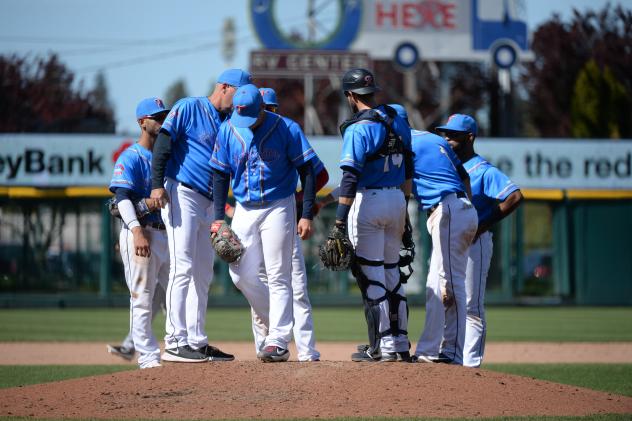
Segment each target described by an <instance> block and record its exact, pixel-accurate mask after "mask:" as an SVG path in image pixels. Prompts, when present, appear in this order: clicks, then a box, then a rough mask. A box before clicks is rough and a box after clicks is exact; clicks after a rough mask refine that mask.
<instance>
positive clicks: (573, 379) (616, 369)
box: [483, 364, 632, 396]
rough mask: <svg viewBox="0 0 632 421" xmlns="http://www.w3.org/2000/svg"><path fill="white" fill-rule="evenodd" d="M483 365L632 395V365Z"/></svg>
mask: <svg viewBox="0 0 632 421" xmlns="http://www.w3.org/2000/svg"><path fill="white" fill-rule="evenodd" d="M483 368H485V369H488V370H493V371H500V372H503V373H511V374H517V375H519V376H526V377H533V378H536V379H540V380H548V381H551V382H557V383H564V384H570V385H573V386H581V387H586V388H589V389H594V390H602V391H604V392H611V393H616V394H618V395H626V396H632V382H630V381H629V380H630V379H632V364H485V365H484V366H483Z"/></svg>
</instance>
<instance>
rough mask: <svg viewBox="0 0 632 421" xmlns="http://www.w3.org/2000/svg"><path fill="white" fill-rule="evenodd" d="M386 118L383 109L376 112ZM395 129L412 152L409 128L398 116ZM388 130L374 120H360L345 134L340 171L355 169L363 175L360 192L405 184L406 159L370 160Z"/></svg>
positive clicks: (390, 157)
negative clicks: (363, 188) (362, 189)
mask: <svg viewBox="0 0 632 421" xmlns="http://www.w3.org/2000/svg"><path fill="white" fill-rule="evenodd" d="M375 110H376V111H378V112H379V113H380V114H382V115H383V116H384V117H385V116H386V114H385V112H384V107H383V106H379V107H377V108H375ZM392 129H393V131H394V132H395V134H396V135H398V136H400V137H401V139H402V141H403V142H404V148H406V149H408V150H410V148H411V137H410V129H409V128H408V124H406V122H405V121H404V120H403V119H402V118H401V117H399V116H395V118H394V119H393V124H392ZM386 135H387V129H386V126H385V125H384V124H382V123H380V122H377V121H372V120H361V121H358V122H356V123H353V124H351V125H350V126H349V127H347V129H346V130H345V132H344V137H343V143H342V156H341V158H340V168H342V169H343V170H345V169H346V168H353V169H355V170H357V171H359V172H360V176H359V178H358V188H362V187H395V186H399V185H401V184H402V183H403V182H404V180H405V165H404V156H403V155H397V156H396V155H390V156H388V157H385V158H379V159H376V160H374V161H368V160H367V158H368V157H370V156H371V155H374V154H375V153H376V152H377V151H378V150H379V149H380V147H381V146H382V144H383V143H384V140H385V139H386Z"/></svg>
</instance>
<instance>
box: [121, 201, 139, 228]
mask: <svg viewBox="0 0 632 421" xmlns="http://www.w3.org/2000/svg"><path fill="white" fill-rule="evenodd" d="M118 208H119V213H120V214H121V218H122V219H123V222H125V225H127V228H128V229H132V228H135V227H139V226H140V222H138V218H137V217H136V209H134V204H133V203H132V201H131V200H129V199H125V200H121V201H120V202H118Z"/></svg>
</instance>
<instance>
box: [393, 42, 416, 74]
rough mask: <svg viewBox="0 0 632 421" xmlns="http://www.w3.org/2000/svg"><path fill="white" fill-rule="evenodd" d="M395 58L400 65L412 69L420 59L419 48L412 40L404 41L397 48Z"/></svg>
mask: <svg viewBox="0 0 632 421" xmlns="http://www.w3.org/2000/svg"><path fill="white" fill-rule="evenodd" d="M394 59H395V63H396V64H397V65H398V66H400V67H403V68H404V69H410V68H412V67H414V66H415V65H416V64H417V62H418V61H419V50H418V49H417V46H415V44H413V43H412V42H402V43H401V44H399V45H398V46H397V48H396V49H395V57H394Z"/></svg>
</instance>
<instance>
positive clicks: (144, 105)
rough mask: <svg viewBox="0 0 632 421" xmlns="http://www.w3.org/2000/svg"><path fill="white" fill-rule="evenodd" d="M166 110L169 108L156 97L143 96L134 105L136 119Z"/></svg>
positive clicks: (166, 111) (165, 111)
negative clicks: (143, 97)
mask: <svg viewBox="0 0 632 421" xmlns="http://www.w3.org/2000/svg"><path fill="white" fill-rule="evenodd" d="M168 112H169V109H167V108H165V103H164V102H162V99H160V98H156V97H152V98H145V99H143V100H142V101H141V102H139V103H138V105H137V106H136V120H140V119H141V118H145V117H152V116H154V115H156V114H160V113H168Z"/></svg>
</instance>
